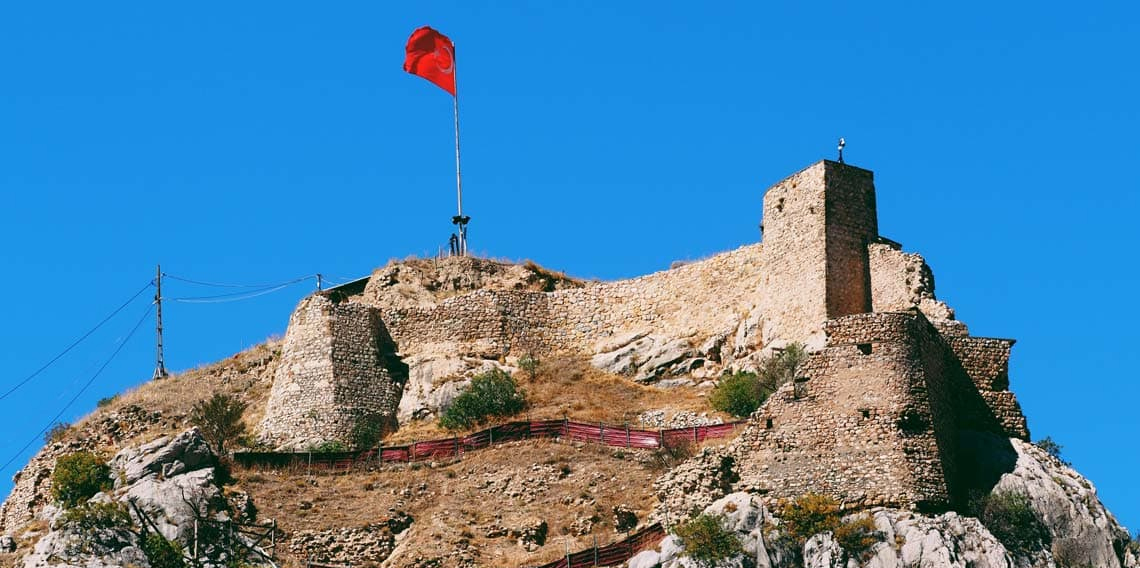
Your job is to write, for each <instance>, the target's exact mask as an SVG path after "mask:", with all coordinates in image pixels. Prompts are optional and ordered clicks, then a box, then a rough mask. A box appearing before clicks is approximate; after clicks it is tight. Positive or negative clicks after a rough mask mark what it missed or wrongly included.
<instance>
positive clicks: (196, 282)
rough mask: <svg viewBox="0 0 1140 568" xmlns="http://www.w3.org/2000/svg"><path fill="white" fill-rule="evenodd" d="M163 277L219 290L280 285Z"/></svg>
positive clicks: (173, 276)
mask: <svg viewBox="0 0 1140 568" xmlns="http://www.w3.org/2000/svg"><path fill="white" fill-rule="evenodd" d="M315 276H316V275H309V276H303V277H301V278H298V279H296V280H295V281H301V280H304V279H306V278H314V277H315ZM162 277H163V278H169V279H171V280H178V281H180V282H186V283H188V284H197V285H199V286H214V287H217V288H272V287H273V286H277V285H279V283H278V284H272V283H270V284H224V283H221V282H205V281H203V280H193V279H191V278H183V277H182V276H175V275H173V274H169V273H166V272H163V273H162Z"/></svg>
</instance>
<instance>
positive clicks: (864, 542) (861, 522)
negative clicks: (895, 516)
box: [834, 515, 884, 561]
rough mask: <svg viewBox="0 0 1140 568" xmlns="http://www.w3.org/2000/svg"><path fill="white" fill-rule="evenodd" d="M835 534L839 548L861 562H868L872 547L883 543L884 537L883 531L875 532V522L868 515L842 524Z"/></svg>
mask: <svg viewBox="0 0 1140 568" xmlns="http://www.w3.org/2000/svg"><path fill="white" fill-rule="evenodd" d="M834 534H835V542H836V543H838V544H839V547H840V548H842V549H843V551H844V552H846V553H847V555H848V556H849V557H851V558H857V559H859V560H860V561H864V560H866V558H865V556H867V554H868V553H869V552H870V551H871V547H872V546H875V544H877V543H879V542H880V541H882V540H883V536H884V535H883V533H882V531H878V530H875V521H874V520H873V519H872V518H871V517H869V516H866V515H864V516H862V517H858V518H856V519H852V520H850V521H846V522H843V523H840V525H839V526H838V527H835V532H834Z"/></svg>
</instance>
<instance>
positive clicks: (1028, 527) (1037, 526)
mask: <svg viewBox="0 0 1140 568" xmlns="http://www.w3.org/2000/svg"><path fill="white" fill-rule="evenodd" d="M978 507H979V510H978V512H979V514H978V518H979V519H980V520H981V521H982V524H983V525H985V526H986V528H987V529H989V531H990V532H991V533H993V535H994V536H995V537H997V539H998V540H999V541H1001V543H1002V544H1003V545H1005V547H1006V549H1007V550H1009V551H1010V552H1012V553H1013V554H1014V555H1017V556H1024V555H1026V554H1027V553H1029V552H1032V551H1034V550H1041V549H1042V548H1044V547H1045V546H1046V545H1048V544H1050V541H1051V538H1050V536H1049V531H1048V529H1046V528H1045V525H1044V523H1042V522H1041V519H1040V517H1038V516H1037V512H1036V511H1034V510H1033V507H1032V505H1031V504H1030V502H1029V497H1026V496H1025V495H1024V494H1022V493H1016V492H1013V491H997V492H994V493H991V494H990V495H989V496H987V497H985V498H983V499H982V500H981V502H980V503H979V504H978Z"/></svg>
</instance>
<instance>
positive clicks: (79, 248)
mask: <svg viewBox="0 0 1140 568" xmlns="http://www.w3.org/2000/svg"><path fill="white" fill-rule="evenodd" d="M788 4H792V3H788ZM1138 20H1140V13H1138V9H1137V8H1136V7H1134V6H1132V5H1128V4H1126V3H1124V2H1121V3H1116V4H1113V3H1085V4H1080V5H1079V6H1078V5H1077V4H1071V3H1066V4H1061V3H1048V2H1034V3H1008V4H1005V3H1003V4H1000V5H999V3H976V4H971V3H952V4H947V3H942V4H939V5H933V4H930V3H904V2H898V3H881V4H878V7H876V8H873V9H872V8H867V7H866V6H863V5H859V3H855V2H839V3H834V4H831V3H823V4H820V3H812V4H810V5H809V4H807V3H795V5H794V6H783V7H775V6H762V5H760V3H755V2H741V3H712V4H708V5H707V6H704V7H699V8H698V4H693V3H670V2H652V3H649V2H642V3H638V2H624V3H610V2H606V3H602V2H594V3H513V4H512V3H493V4H492V3H459V2H456V3H442V2H414V3H413V2H406V3H385V4H383V5H382V4H381V3H337V4H335V5H322V6H320V7H319V8H318V7H317V6H316V5H314V4H310V3H294V2H274V3H270V2H262V3H241V4H240V5H238V4H234V3H224V4H223V3H196V4H194V5H179V6H175V5H163V6H158V5H153V4H151V3H115V4H114V5H113V6H111V5H108V4H106V3H98V4H96V3H78V2H76V3H59V4H50V5H49V4H43V3H9V4H7V5H5V6H4V7H2V8H0V197H2V201H0V203H2V204H3V206H2V207H0V266H2V267H3V268H2V269H3V276H4V277H3V278H0V293H2V294H3V296H4V297H5V298H7V302H6V304H5V309H4V320H5V325H3V326H0V346H2V347H0V353H2V355H3V356H2V361H3V365H2V370H0V390H7V388H8V387H9V386H10V385H14V384H16V383H17V382H19V381H20V380H22V379H23V378H24V377H26V376H27V375H29V374H30V373H32V372H33V371H35V370H36V369H37V368H38V367H39V366H40V365H42V364H43V363H44V362H46V361H48V360H49V359H51V358H52V357H53V356H54V355H55V354H56V353H58V352H59V351H60V350H61V349H63V348H64V347H66V346H67V345H68V344H69V343H70V342H71V341H72V340H74V339H75V338H77V337H78V336H80V335H81V334H82V333H84V332H85V331H86V330H88V329H89V328H90V327H91V326H92V325H94V324H95V323H96V322H98V321H99V320H100V319H101V318H102V317H103V316H104V315H106V314H107V313H108V312H110V311H111V310H112V309H114V308H115V307H116V306H118V305H119V304H120V303H121V302H123V301H124V300H126V299H127V297H129V296H130V295H131V294H133V293H134V292H135V291H136V290H138V289H139V287H141V286H142V285H144V284H145V283H146V282H147V281H148V280H149V279H150V278H152V274H153V271H154V265H155V263H158V262H161V263H162V264H163V266H164V269H165V270H166V271H167V272H169V273H171V274H176V275H181V276H185V277H189V278H195V279H201V280H209V281H218V282H237V283H248V282H252V283H260V282H267V283H271V282H279V281H286V280H290V279H292V278H295V277H299V276H303V275H307V274H313V273H316V272H321V273H324V274H326V275H330V276H331V277H332V278H334V279H344V278H349V277H354V276H358V275H363V274H366V273H368V272H369V271H370V270H371V269H372V268H373V267H375V266H378V265H381V264H384V263H385V262H386V261H387V260H388V259H390V258H402V257H405V256H408V255H413V254H419V255H423V254H430V253H433V252H434V251H435V250H436V249H437V247H439V246H441V245H442V246H446V239H447V236H448V234H449V233H450V231H451V225H450V223H449V219H450V216H451V215H452V214H453V210H454V162H453V160H454V155H453V153H452V152H453V148H452V130H451V128H452V125H451V120H452V116H451V101H450V98H449V97H448V95H447V94H446V93H444V92H443V91H441V90H439V89H438V88H436V87H434V86H432V85H430V84H429V83H427V82H425V81H423V80H421V79H418V78H415V77H412V76H409V75H406V74H405V73H403V72H402V70H401V63H402V58H403V53H402V51H403V45H404V41H405V39H406V38H407V36H408V34H409V33H410V32H411V31H412V30H413V29H414V28H416V27H418V26H420V25H424V24H430V25H433V26H435V27H436V28H438V29H440V30H442V31H443V32H444V33H446V34H448V35H450V36H451V37H452V38H453V39H454V40H455V41H456V44H457V63H458V72H459V93H460V101H461V104H462V112H463V116H462V120H463V124H462V127H463V158H464V162H463V167H464V190H465V197H466V200H465V210H466V212H467V213H469V214H470V215H471V216H472V217H473V221H472V223H471V230H470V248H471V250H472V251H473V252H475V253H478V254H481V255H489V256H493V257H500V258H509V259H523V258H530V259H534V260H536V261H538V262H539V263H541V264H544V265H546V266H549V267H551V268H555V269H559V270H565V271H567V272H569V273H571V274H574V275H578V276H583V277H598V278H603V279H612V278H620V277H627V276H633V275H638V274H642V273H646V272H651V271H654V270H659V269H663V268H666V267H668V265H669V263H670V262H671V261H673V260H677V259H694V258H700V257H704V256H707V255H709V254H712V253H715V252H717V251H722V250H726V249H731V248H735V247H736V246H739V245H741V244H745V243H750V242H754V241H755V240H757V238H758V231H757V224H758V222H759V216H760V198H761V195H762V192H763V190H764V189H765V188H766V187H768V186H769V185H770V184H771V183H773V182H775V181H778V180H779V179H781V178H782V177H784V176H786V175H788V174H790V173H792V172H793V171H795V170H798V169H800V168H801V167H803V166H806V165H807V164H809V163H811V162H814V161H816V160H818V159H820V158H825V157H826V158H833V157H834V155H835V141H836V139H837V138H838V137H840V136H843V137H845V138H846V139H847V142H848V146H847V152H846V156H847V159H848V162H850V163H852V164H855V165H858V166H861V167H864V168H868V169H872V170H874V171H875V174H876V186H877V188H878V197H879V207H880V211H879V217H880V227H881V232H882V233H883V234H884V236H887V237H889V238H892V239H895V240H897V241H900V242H902V243H903V245H904V247H905V249H906V250H908V251H916V252H920V253H922V254H923V255H924V256H925V257H926V258H927V260H928V262H929V263H930V264H931V266H932V267H933V268H934V271H935V275H936V277H937V284H938V293H939V296H940V298H942V299H944V300H946V301H948V302H949V303H950V304H951V305H952V306H953V307H955V308H956V309H957V311H958V315H959V317H960V318H961V319H963V320H964V321H965V322H967V323H968V324H969V325H970V328H971V330H972V332H973V333H974V334H976V335H989V336H998V337H1014V338H1017V339H1018V343H1017V346H1016V347H1015V348H1014V356H1013V363H1012V387H1013V389H1014V390H1015V392H1016V393H1017V394H1018V397H1019V398H1020V400H1021V402H1022V405H1023V406H1024V408H1025V411H1026V413H1027V414H1028V416H1029V424H1030V428H1031V430H1032V431H1033V433H1034V436H1035V437H1042V436H1045V435H1049V436H1052V437H1053V438H1054V439H1056V440H1057V441H1059V442H1060V443H1061V444H1063V445H1064V447H1065V449H1064V453H1065V456H1066V457H1067V458H1068V459H1070V460H1071V461H1072V462H1073V463H1074V464H1075V466H1076V467H1077V468H1078V469H1079V470H1080V471H1081V472H1083V473H1084V474H1086V475H1087V476H1089V477H1090V478H1091V480H1092V481H1093V482H1094V483H1095V484H1096V485H1097V486H1098V488H1099V490H1100V492H1101V496H1102V498H1103V499H1104V500H1105V501H1106V502H1107V503H1108V505H1109V506H1110V508H1111V509H1112V510H1113V511H1114V512H1115V513H1116V514H1117V515H1118V516H1119V517H1120V519H1121V520H1122V521H1123V522H1124V523H1126V524H1127V525H1128V526H1129V527H1131V528H1133V529H1136V528H1140V489H1137V486H1136V483H1135V481H1134V476H1135V472H1136V471H1137V470H1138V469H1140V452H1136V451H1134V450H1133V445H1134V442H1135V440H1136V437H1137V434H1138V432H1140V417H1138V416H1137V412H1136V401H1137V400H1138V399H1140V384H1138V382H1137V381H1136V378H1137V377H1136V371H1135V361H1134V359H1135V358H1134V356H1133V355H1132V353H1133V352H1134V351H1133V349H1132V347H1133V344H1134V343H1135V342H1136V340H1137V332H1136V328H1135V326H1134V325H1133V323H1132V322H1133V321H1134V320H1135V319H1136V318H1137V315H1138V314H1137V313H1136V312H1137V308H1136V302H1135V299H1134V294H1133V287H1134V285H1135V280H1136V276H1137V267H1136V264H1135V261H1134V259H1135V251H1134V249H1135V246H1136V244H1137V236H1136V229H1135V224H1136V211H1137V206H1138V205H1140V197H1138V195H1140V192H1138V191H1137V190H1138V189H1140V188H1138V185H1140V184H1138V182H1137V179H1138V178H1137V174H1136V171H1135V170H1136V164H1137V158H1136V154H1137V151H1138V150H1140V145H1138V144H1137V133H1138V131H1140V112H1138V111H1137V104H1136V93H1137V92H1138V90H1140V89H1138V88H1140V80H1138V78H1137V76H1138V74H1137V73H1136V72H1135V68H1136V62H1135V56H1136V53H1137V51H1136V46H1135V38H1136V37H1140V33H1138V32H1140V30H1138V29H1137V28H1138V25H1137V23H1136V22H1137V21H1138ZM310 286H311V283H310V282H305V283H301V284H297V285H295V286H293V287H290V288H287V289H285V290H282V291H279V292H276V293H274V294H269V295H265V296H262V297H258V298H255V299H251V300H248V301H242V302H233V303H221V304H170V305H168V307H167V310H166V324H167V362H168V366H169V367H171V368H172V369H186V368H191V367H194V366H196V365H199V364H203V363H207V362H210V361H214V360H217V359H219V358H222V357H225V356H227V355H229V354H231V353H233V352H235V351H237V350H239V349H241V348H243V347H245V346H249V345H251V344H254V343H257V342H259V341H261V340H263V339H264V338H266V337H267V336H270V335H272V334H279V333H282V332H283V331H284V328H285V325H286V322H287V318H288V315H289V311H290V310H291V308H292V306H293V305H294V304H295V303H296V301H297V300H298V299H299V298H300V297H301V296H302V295H303V294H304V293H306V292H307V291H308V289H309V287H310ZM225 291H226V290H222V292H225ZM217 292H218V291H216V290H210V289H206V288H200V287H194V286H192V285H189V284H186V283H176V282H170V283H169V286H168V288H167V290H166V295H167V296H168V297H187V296H199V295H207V294H211V293H217ZM145 295H146V294H144V296H145ZM146 308H147V305H146V301H145V300H140V301H136V302H135V303H133V304H131V305H129V306H128V307H127V308H126V309H125V310H124V311H123V312H122V313H121V314H120V315H119V316H117V317H116V318H115V319H113V320H111V321H110V322H109V323H108V324H107V325H106V326H105V327H104V328H102V329H100V330H99V332H97V333H96V334H94V335H92V337H91V338H90V339H88V340H87V341H85V342H84V343H83V344H81V346H80V347H79V348H77V349H76V350H75V351H73V352H72V353H69V354H68V356H67V357H65V358H64V359H62V360H61V361H60V362H59V363H58V364H56V365H54V366H52V367H51V368H49V369H48V371H46V372H44V373H43V374H42V375H40V376H38V377H36V378H35V379H34V380H33V381H31V382H30V383H29V384H28V386H27V387H25V388H23V389H21V390H19V391H17V392H16V393H15V394H13V395H11V396H9V397H8V398H6V399H4V400H0V432H3V433H4V434H3V436H2V437H0V463H2V462H3V461H8V459H9V458H11V457H13V456H15V455H17V451H18V450H19V448H20V447H21V446H23V445H24V444H25V443H26V442H28V441H29V440H31V439H37V443H36V444H33V446H32V447H31V448H29V449H28V450H27V451H25V452H22V453H20V454H19V457H18V458H17V459H16V461H15V462H14V463H13V465H9V466H8V467H6V468H4V470H3V471H0V476H2V477H3V479H2V481H0V492H3V493H6V492H7V490H8V488H9V487H10V484H9V483H8V479H9V478H10V476H11V475H12V474H13V473H15V471H16V469H17V467H19V465H22V464H23V463H24V461H26V458H27V456H29V455H30V454H31V452H33V451H34V450H35V448H36V447H37V446H38V435H37V433H38V432H39V431H40V429H42V428H43V427H44V426H46V421H47V420H48V419H49V418H51V416H53V415H55V414H56V413H57V412H59V411H60V409H61V408H63V407H64V405H65V404H66V403H67V402H68V401H69V400H70V399H71V398H72V397H73V396H75V395H76V393H77V392H78V391H79V389H80V388H81V387H82V386H83V384H84V383H85V382H86V381H87V380H89V379H90V378H91V376H92V374H93V373H94V372H95V371H96V370H97V369H98V367H99V365H101V364H102V362H103V361H104V360H105V358H106V357H107V356H108V355H109V354H110V353H111V352H112V351H113V350H114V349H115V348H116V347H117V346H118V343H117V342H118V341H119V340H121V339H123V338H124V337H126V335H127V334H128V332H129V331H130V329H131V327H132V326H133V325H134V323H135V322H136V321H138V319H139V318H140V317H141V316H142V315H143V311H144V310H145V309H146ZM150 325H151V324H150V323H149V321H148V322H147V323H144V324H143V327H142V328H141V329H140V331H139V332H138V333H137V334H135V335H134V336H133V337H132V338H131V340H130V341H129V342H127V343H126V345H125V346H124V347H123V349H122V352H121V353H120V354H119V355H118V357H117V358H115V359H114V360H113V361H112V363H111V364H110V365H109V366H108V367H107V369H106V370H105V371H104V372H103V374H101V375H100V376H99V377H98V378H97V379H95V380H94V381H93V383H92V384H91V386H90V388H89V389H87V390H86V391H84V392H83V393H82V394H81V395H79V396H78V398H77V400H76V402H75V404H74V405H73V406H72V407H71V408H70V409H68V410H66V411H65V412H64V413H63V418H64V419H66V420H74V419H75V418H77V417H79V416H82V415H83V414H85V413H87V412H88V411H90V409H92V408H93V407H94V404H95V401H96V400H98V399H99V398H101V397H104V396H108V395H111V394H113V393H115V392H118V391H120V390H122V389H124V388H126V387H129V386H131V385H135V384H138V383H139V382H141V381H144V380H146V379H148V378H149V377H150V374H151V370H152V368H153V346H152V341H153V330H152V329H151V328H150V327H149V326H150Z"/></svg>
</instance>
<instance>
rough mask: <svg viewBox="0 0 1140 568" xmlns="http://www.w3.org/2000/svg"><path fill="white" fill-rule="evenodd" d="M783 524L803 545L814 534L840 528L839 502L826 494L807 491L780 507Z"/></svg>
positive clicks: (797, 541)
mask: <svg viewBox="0 0 1140 568" xmlns="http://www.w3.org/2000/svg"><path fill="white" fill-rule="evenodd" d="M779 516H780V520H781V521H782V522H783V524H782V525H781V526H783V527H784V530H785V531H786V532H787V534H788V536H789V537H791V538H792V539H793V540H794V541H795V542H796V543H797V544H799V545H803V543H804V542H806V541H807V539H809V538H811V537H812V535H816V534H819V533H823V532H832V531H834V530H835V529H837V528H839V525H840V519H839V503H838V502H837V501H836V500H835V499H832V498H831V497H827V496H825V495H819V494H816V493H807V494H805V495H801V496H799V497H797V498H795V499H793V500H792V501H789V502H787V503H784V505H783V506H782V507H781V508H780V515H779Z"/></svg>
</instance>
